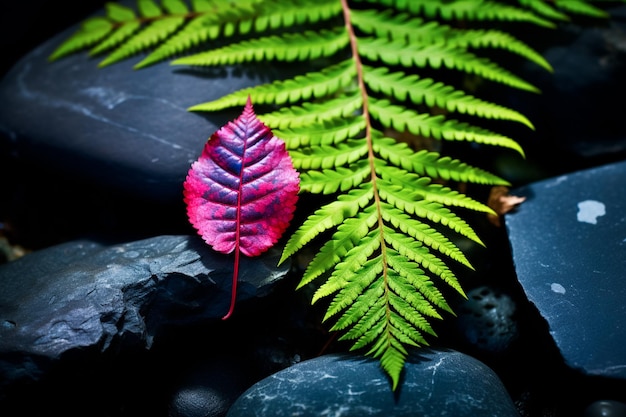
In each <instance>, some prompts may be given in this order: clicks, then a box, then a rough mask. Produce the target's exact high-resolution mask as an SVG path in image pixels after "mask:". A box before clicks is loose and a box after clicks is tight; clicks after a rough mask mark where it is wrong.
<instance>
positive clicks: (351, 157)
mask: <svg viewBox="0 0 626 417" xmlns="http://www.w3.org/2000/svg"><path fill="white" fill-rule="evenodd" d="M366 154H367V143H365V140H363V139H358V140H354V139H351V140H348V141H346V142H344V143H339V144H336V145H335V146H325V145H320V146H315V147H312V148H303V149H302V150H293V151H291V152H290V155H291V158H292V160H293V164H294V167H295V168H296V169H300V170H302V169H304V170H310V169H320V168H321V169H330V168H333V167H338V166H341V165H346V164H349V163H352V162H356V161H358V160H359V159H361V158H363V157H364V156H365V155H366Z"/></svg>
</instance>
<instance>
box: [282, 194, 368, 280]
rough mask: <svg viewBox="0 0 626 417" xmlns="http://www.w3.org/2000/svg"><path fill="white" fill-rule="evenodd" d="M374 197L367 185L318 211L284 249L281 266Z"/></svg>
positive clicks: (338, 198) (292, 236) (293, 235)
mask: <svg viewBox="0 0 626 417" xmlns="http://www.w3.org/2000/svg"><path fill="white" fill-rule="evenodd" d="M373 197H374V191H373V190H372V187H371V185H370V184H369V183H365V184H362V185H361V186H360V187H359V188H355V189H353V190H350V192H348V193H347V194H342V195H339V196H338V197H337V200H336V201H333V202H332V203H329V204H327V205H325V206H322V207H321V208H319V209H318V210H316V211H315V213H313V214H312V215H310V216H309V217H308V218H307V220H306V221H305V222H304V223H302V225H301V226H300V228H299V229H298V230H297V231H295V232H294V233H293V234H292V235H291V237H290V238H289V241H288V242H287V244H286V245H285V248H284V249H283V256H282V257H281V258H280V262H279V264H282V263H283V262H284V261H286V260H287V259H288V258H289V257H290V256H292V255H293V254H294V253H296V252H297V251H298V250H299V249H300V248H302V247H303V246H304V245H306V244H307V243H309V242H310V241H311V240H313V239H314V238H315V237H316V236H317V235H319V234H320V233H322V232H324V231H326V230H328V229H331V228H333V227H336V226H338V225H339V224H341V223H343V221H344V220H345V219H346V218H351V217H354V216H355V215H356V214H357V212H358V211H359V209H361V208H363V207H365V206H366V205H367V204H368V203H369V202H370V200H371V199H372V198H373ZM301 285H303V284H301Z"/></svg>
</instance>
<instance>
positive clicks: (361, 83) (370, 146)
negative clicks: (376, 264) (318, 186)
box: [341, 0, 393, 346]
mask: <svg viewBox="0 0 626 417" xmlns="http://www.w3.org/2000/svg"><path fill="white" fill-rule="evenodd" d="M341 6H342V9H343V15H344V21H345V25H346V30H347V31H348V37H349V38H350V48H351V50H352V57H353V59H354V65H355V66H356V73H357V85H358V88H359V91H360V92H361V97H362V101H363V119H364V120H365V140H366V143H367V158H368V162H369V166H370V182H371V183H372V191H373V194H374V205H375V207H376V215H377V218H378V220H377V223H378V235H379V239H380V259H381V263H382V267H383V268H382V272H381V273H382V280H383V285H384V290H383V298H384V299H385V317H386V319H385V322H386V323H390V322H391V305H390V302H389V296H390V295H389V293H390V288H389V276H388V274H389V272H388V268H389V265H388V262H387V247H386V243H385V234H384V230H385V225H384V222H383V215H382V204H381V201H380V195H379V194H378V185H377V179H378V177H377V176H376V156H375V155H374V141H373V137H372V121H371V118H370V115H369V107H368V98H369V97H368V95H367V89H366V88H365V79H364V76H363V63H362V62H361V57H360V55H359V49H358V39H357V36H356V34H355V32H354V27H353V26H352V20H351V18H350V7H349V6H348V0H341ZM390 332H391V330H390V329H389V326H385V330H384V333H385V336H384V339H385V343H386V344H387V345H388V346H389V343H390V342H389V340H390V339H391V338H392V337H393V336H392V335H391V333H390Z"/></svg>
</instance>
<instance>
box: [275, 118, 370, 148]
mask: <svg viewBox="0 0 626 417" xmlns="http://www.w3.org/2000/svg"><path fill="white" fill-rule="evenodd" d="M365 128H366V123H365V119H364V118H363V117H362V116H354V117H346V118H341V119H333V120H326V121H325V122H323V123H317V124H315V123H314V124H310V125H306V126H304V127H297V128H292V129H289V128H287V129H274V134H275V135H276V136H278V137H279V138H281V139H283V140H284V141H285V143H286V145H287V149H297V148H300V147H302V148H305V147H309V146H319V145H332V144H338V143H341V142H343V141H344V140H346V139H348V138H355V137H358V136H359V134H361V133H362V132H363V131H364V130H365Z"/></svg>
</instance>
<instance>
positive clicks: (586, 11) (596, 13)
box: [554, 0, 609, 19]
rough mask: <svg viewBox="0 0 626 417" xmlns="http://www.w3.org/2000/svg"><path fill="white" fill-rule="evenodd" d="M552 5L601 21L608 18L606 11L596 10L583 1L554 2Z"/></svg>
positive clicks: (560, 0) (559, 0) (561, 0)
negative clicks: (600, 19)
mask: <svg viewBox="0 0 626 417" xmlns="http://www.w3.org/2000/svg"><path fill="white" fill-rule="evenodd" d="M554 4H555V5H556V7H558V8H559V9H562V10H565V11H566V12H572V13H576V14H580V15H583V16H589V17H597V18H602V19H604V18H607V17H608V16H609V14H608V13H607V12H606V11H604V10H601V9H598V8H597V7H594V6H592V5H591V4H589V3H588V2H585V1H580V0H555V2H554Z"/></svg>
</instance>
